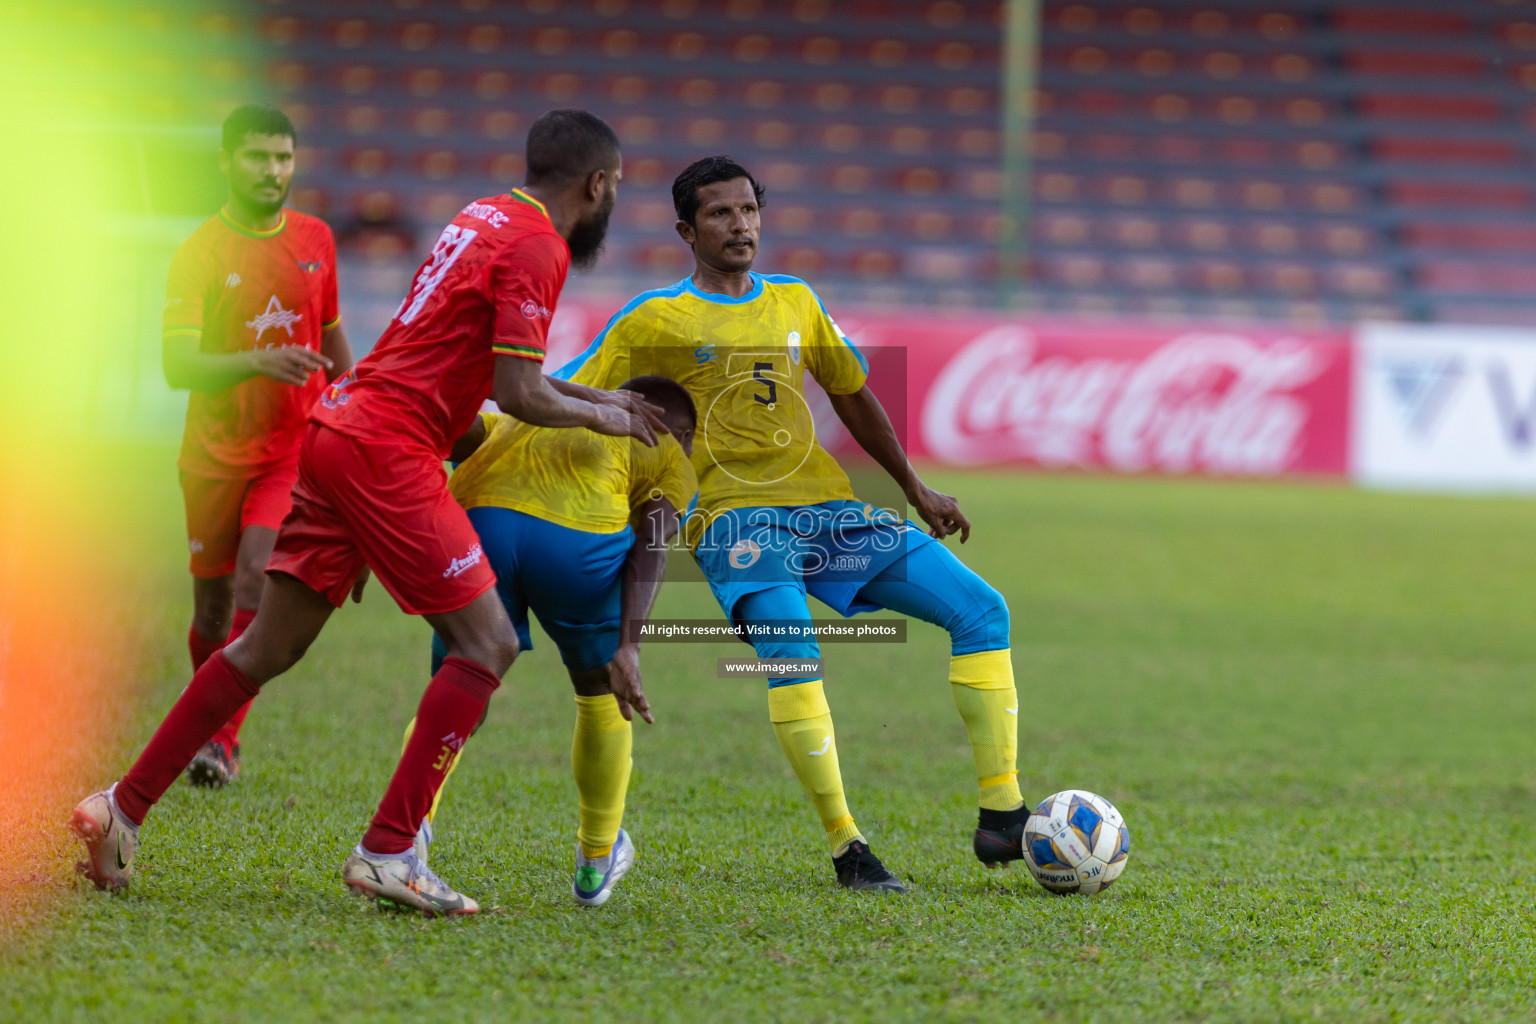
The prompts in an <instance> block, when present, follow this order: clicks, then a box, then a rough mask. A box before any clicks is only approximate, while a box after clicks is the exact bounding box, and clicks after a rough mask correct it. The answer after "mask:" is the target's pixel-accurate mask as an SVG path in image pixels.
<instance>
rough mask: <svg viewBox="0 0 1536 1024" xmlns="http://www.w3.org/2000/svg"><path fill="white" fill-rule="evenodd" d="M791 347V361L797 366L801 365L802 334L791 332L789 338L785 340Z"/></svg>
mask: <svg viewBox="0 0 1536 1024" xmlns="http://www.w3.org/2000/svg"><path fill="white" fill-rule="evenodd" d="M784 340H785V342H786V343H788V345H789V361H790V362H792V363H794V364H795V365H796V366H799V365H800V332H799V331H790V332H789V337H787V338H785V339H784Z"/></svg>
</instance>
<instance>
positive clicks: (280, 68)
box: [267, 60, 314, 95]
mask: <svg viewBox="0 0 1536 1024" xmlns="http://www.w3.org/2000/svg"><path fill="white" fill-rule="evenodd" d="M313 76H314V69H313V68H312V67H310V65H308V64H305V63H303V62H301V61H296V60H275V61H273V62H272V63H270V64H268V65H267V81H268V82H270V83H271V85H272V88H273V90H275V91H276V92H279V93H283V94H285V95H286V94H290V93H295V92H298V91H299V90H300V89H302V88H304V86H305V85H307V84H309V81H310V79H311V78H312V77H313Z"/></svg>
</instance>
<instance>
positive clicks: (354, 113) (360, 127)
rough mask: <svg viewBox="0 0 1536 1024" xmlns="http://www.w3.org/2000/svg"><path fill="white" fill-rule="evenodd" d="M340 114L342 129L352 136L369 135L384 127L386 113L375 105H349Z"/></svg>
mask: <svg viewBox="0 0 1536 1024" xmlns="http://www.w3.org/2000/svg"><path fill="white" fill-rule="evenodd" d="M340 114H341V125H342V128H343V129H344V130H345V131H347V132H348V133H349V134H351V135H368V134H371V133H373V132H376V131H378V130H379V129H380V128H382V127H383V126H384V111H383V109H382V108H380V107H377V106H374V105H373V104H369V103H363V104H357V105H352V104H348V105H346V106H344V107H342V108H341V111H340Z"/></svg>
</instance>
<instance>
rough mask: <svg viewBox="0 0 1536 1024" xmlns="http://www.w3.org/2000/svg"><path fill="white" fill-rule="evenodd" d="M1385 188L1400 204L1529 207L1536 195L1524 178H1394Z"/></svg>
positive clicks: (1392, 201) (1491, 207) (1394, 200)
mask: <svg viewBox="0 0 1536 1024" xmlns="http://www.w3.org/2000/svg"><path fill="white" fill-rule="evenodd" d="M1385 191H1386V197H1387V201H1388V202H1390V203H1392V204H1394V205H1397V206H1443V207H1448V208H1460V207H1470V208H1481V209H1492V210H1528V209H1530V208H1531V206H1532V205H1533V199H1536V194H1533V191H1532V188H1531V186H1530V185H1527V184H1524V183H1523V182H1485V181H1413V180H1395V181H1388V182H1387V183H1386V190H1385Z"/></svg>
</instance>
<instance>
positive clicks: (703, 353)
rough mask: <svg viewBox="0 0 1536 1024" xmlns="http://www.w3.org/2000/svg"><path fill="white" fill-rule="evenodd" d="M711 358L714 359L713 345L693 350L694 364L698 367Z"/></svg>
mask: <svg viewBox="0 0 1536 1024" xmlns="http://www.w3.org/2000/svg"><path fill="white" fill-rule="evenodd" d="M713 358H715V346H714V345H713V344H710V345H701V346H699V347H698V348H696V349H694V350H693V359H694V362H696V363H698V364H699V365H700V366H703V365H704V364H705V363H707V362H709V361H710V360H711V359H713Z"/></svg>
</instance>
